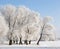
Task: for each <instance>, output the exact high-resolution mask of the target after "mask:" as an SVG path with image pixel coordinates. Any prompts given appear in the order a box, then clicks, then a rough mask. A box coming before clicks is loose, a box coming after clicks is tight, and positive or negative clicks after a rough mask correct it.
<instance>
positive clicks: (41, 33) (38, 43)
mask: <svg viewBox="0 0 60 49" xmlns="http://www.w3.org/2000/svg"><path fill="white" fill-rule="evenodd" d="M44 26H45V24H44V25H43V27H42V30H41V34H40V38H39V40H38V42H37V45H39V41H41V38H42V34H43V30H44Z"/></svg>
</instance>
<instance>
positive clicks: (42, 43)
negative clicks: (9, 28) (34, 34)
mask: <svg viewBox="0 0 60 49" xmlns="http://www.w3.org/2000/svg"><path fill="white" fill-rule="evenodd" d="M0 47H60V41H40V43H39V45H36V42H32V43H31V44H30V45H24V44H23V45H18V44H13V45H8V43H7V42H5V43H4V44H0Z"/></svg>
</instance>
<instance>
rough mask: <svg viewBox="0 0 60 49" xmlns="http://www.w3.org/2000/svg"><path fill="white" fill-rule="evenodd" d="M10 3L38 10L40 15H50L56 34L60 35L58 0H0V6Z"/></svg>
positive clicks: (59, 4) (59, 1)
mask: <svg viewBox="0 0 60 49" xmlns="http://www.w3.org/2000/svg"><path fill="white" fill-rule="evenodd" d="M7 4H12V5H15V6H19V5H20V6H21V5H25V6H27V7H29V8H30V9H32V10H35V11H38V12H40V14H41V17H45V16H51V17H53V19H54V21H53V22H52V23H53V24H54V25H55V27H56V35H57V37H60V33H59V32H60V0H0V6H3V5H7Z"/></svg>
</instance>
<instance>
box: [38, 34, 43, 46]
mask: <svg viewBox="0 0 60 49" xmlns="http://www.w3.org/2000/svg"><path fill="white" fill-rule="evenodd" d="M41 38H42V33H41V36H40V38H39V40H38V42H37V45H39V41H41Z"/></svg>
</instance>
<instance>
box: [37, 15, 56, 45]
mask: <svg viewBox="0 0 60 49" xmlns="http://www.w3.org/2000/svg"><path fill="white" fill-rule="evenodd" d="M50 20H52V17H50V16H47V17H44V18H43V20H42V26H41V34H40V38H39V40H38V42H37V44H39V41H41V40H44V41H49V40H55V34H54V27H53V25H51V24H49V21H50Z"/></svg>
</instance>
